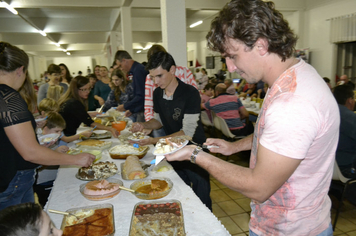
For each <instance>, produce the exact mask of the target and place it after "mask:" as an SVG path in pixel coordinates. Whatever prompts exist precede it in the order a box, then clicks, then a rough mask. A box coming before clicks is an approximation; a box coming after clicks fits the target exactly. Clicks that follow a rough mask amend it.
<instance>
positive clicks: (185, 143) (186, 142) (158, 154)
mask: <svg viewBox="0 0 356 236" xmlns="http://www.w3.org/2000/svg"><path fill="white" fill-rule="evenodd" d="M188 142H189V140H185V141H184V143H183V144H182V146H180V147H179V148H176V149H174V150H172V151H170V152H166V153H156V148H155V150H154V151H153V155H157V156H164V155H168V154H171V153H175V152H176V151H178V150H180V149H182V148H184V147H185V146H186V145H187V144H188ZM157 164H158V163H157Z"/></svg>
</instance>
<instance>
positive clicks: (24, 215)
mask: <svg viewBox="0 0 356 236" xmlns="http://www.w3.org/2000/svg"><path fill="white" fill-rule="evenodd" d="M0 232H1V235H11V236H24V235H31V236H32V235H39V236H42V235H52V236H60V235H62V233H63V232H62V230H59V229H57V228H56V227H54V225H53V223H52V221H51V219H50V218H49V216H48V215H47V213H46V212H45V211H43V210H42V208H41V206H40V205H38V204H35V203H22V204H18V205H14V206H10V207H7V208H5V209H4V210H2V211H0Z"/></svg>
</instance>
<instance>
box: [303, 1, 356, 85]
mask: <svg viewBox="0 0 356 236" xmlns="http://www.w3.org/2000/svg"><path fill="white" fill-rule="evenodd" d="M355 12H356V1H355V0H339V1H329V2H327V4H326V3H325V4H321V5H318V6H317V7H315V8H312V9H309V10H307V11H306V12H305V16H306V20H305V31H304V33H305V34H306V37H305V46H306V47H309V48H310V51H311V57H310V58H311V64H312V65H313V66H314V67H315V69H316V70H317V71H318V72H319V74H320V75H321V76H322V77H324V76H326V77H329V78H330V79H331V80H332V81H333V82H334V80H335V73H336V54H335V45H334V44H332V43H330V21H327V19H330V18H333V17H337V16H343V15H347V14H350V13H355Z"/></svg>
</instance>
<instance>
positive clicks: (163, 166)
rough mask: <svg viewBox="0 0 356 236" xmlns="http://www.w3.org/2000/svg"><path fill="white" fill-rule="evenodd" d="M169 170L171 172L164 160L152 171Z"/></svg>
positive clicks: (170, 167) (169, 166)
mask: <svg viewBox="0 0 356 236" xmlns="http://www.w3.org/2000/svg"><path fill="white" fill-rule="evenodd" d="M170 170H173V167H172V166H171V165H170V164H169V163H168V162H167V161H166V160H163V161H161V162H160V163H158V165H156V166H155V167H154V168H153V169H152V171H154V172H166V171H170Z"/></svg>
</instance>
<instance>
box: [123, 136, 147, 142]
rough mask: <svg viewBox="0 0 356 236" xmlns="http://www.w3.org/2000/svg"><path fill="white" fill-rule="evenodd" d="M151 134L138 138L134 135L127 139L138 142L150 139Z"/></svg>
mask: <svg viewBox="0 0 356 236" xmlns="http://www.w3.org/2000/svg"><path fill="white" fill-rule="evenodd" d="M149 137H150V136H144V138H137V139H135V138H134V137H133V136H129V137H128V138H127V139H129V140H131V141H134V142H138V141H140V140H144V139H148V138H149Z"/></svg>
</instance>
